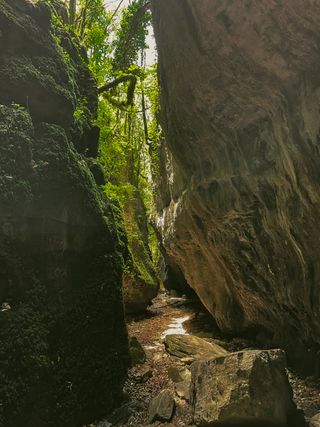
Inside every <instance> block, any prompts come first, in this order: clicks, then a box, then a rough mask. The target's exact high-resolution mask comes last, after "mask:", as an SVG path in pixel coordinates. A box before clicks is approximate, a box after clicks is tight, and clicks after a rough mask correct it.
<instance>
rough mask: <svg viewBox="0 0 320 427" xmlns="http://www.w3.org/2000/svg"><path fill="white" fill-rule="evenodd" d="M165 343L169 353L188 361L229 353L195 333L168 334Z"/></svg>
mask: <svg viewBox="0 0 320 427" xmlns="http://www.w3.org/2000/svg"><path fill="white" fill-rule="evenodd" d="M164 345H165V347H166V350H167V352H168V353H170V354H171V355H172V356H176V357H179V358H180V359H182V360H183V361H185V362H188V363H191V362H193V361H195V360H200V359H208V358H212V357H215V356H221V355H224V354H227V351H226V350H225V349H224V348H222V347H220V346H219V345H217V344H213V343H209V342H208V341H206V340H204V339H202V338H198V337H196V336H194V335H182V334H172V335H166V337H165V338H164Z"/></svg>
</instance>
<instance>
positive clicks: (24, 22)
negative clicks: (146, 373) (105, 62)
mask: <svg viewBox="0 0 320 427" xmlns="http://www.w3.org/2000/svg"><path fill="white" fill-rule="evenodd" d="M50 28H51V27H50V11H49V9H48V8H47V7H46V6H45V5H43V4H42V3H39V5H36V6H35V5H33V4H32V3H30V2H28V1H26V0H10V1H9V0H8V1H5V0H0V403H1V404H0V425H1V426H2V425H3V426H6V427H20V426H23V427H31V426H32V427H35V426H37V427H51V426H52V427H60V426H61V427H65V426H68V427H69V426H70V427H79V426H82V425H84V424H86V423H89V422H91V421H93V420H94V419H99V418H102V417H103V416H104V415H105V414H106V413H107V412H108V411H109V410H110V409H111V408H112V407H113V406H114V405H116V404H117V403H118V402H119V399H120V398H121V392H122V384H123V382H124V379H125V376H126V369H127V366H128V364H129V356H128V343H127V333H126V327H125V323H124V316H123V303H122V296H121V280H122V266H123V259H122V251H123V250H125V248H124V243H123V238H122V237H121V233H119V231H118V228H119V227H118V221H119V219H118V215H117V214H116V213H115V210H114V207H113V206H112V204H111V203H110V202H109V201H108V200H107V199H106V198H105V196H103V195H102V194H101V193H100V191H99V190H98V188H97V186H96V184H95V182H94V178H93V176H92V174H91V172H90V170H89V168H88V166H87V163H86V161H85V159H84V158H83V157H82V156H81V154H79V153H78V152H77V151H76V149H75V147H74V144H73V140H74V135H75V134H74V133H72V128H74V123H75V120H74V113H75V111H76V109H77V105H79V102H80V101H79V97H80V98H81V97H82V95H81V94H83V93H85V90H86V89H82V85H83V82H82V81H81V79H80V78H79V75H78V74H77V72H76V71H75V69H76V67H74V66H70V63H68V61H67V58H68V57H67V56H66V55H65V54H64V51H63V49H62V48H61V46H59V45H58V42H59V40H58V39H56V38H54V37H53V36H52V35H51V29H50ZM70 40H71V41H72V39H70ZM73 61H76V60H75V59H74V60H73ZM81 67H82V68H83V67H85V61H84V62H81ZM92 93H93V92H92ZM93 104H94V103H93V102H91V101H88V103H87V105H88V106H89V107H90V105H91V106H92V105H93ZM89 107H88V111H90V108H91V107H90V108H89ZM93 110H94V108H93ZM94 114H95V112H94V111H92V115H93V116H94ZM86 117H87V119H88V120H89V114H87V116H86ZM88 126H89V127H90V123H89V121H88ZM82 133H83V130H82V131H81V130H80V131H79V133H78V136H79V138H81V137H82Z"/></svg>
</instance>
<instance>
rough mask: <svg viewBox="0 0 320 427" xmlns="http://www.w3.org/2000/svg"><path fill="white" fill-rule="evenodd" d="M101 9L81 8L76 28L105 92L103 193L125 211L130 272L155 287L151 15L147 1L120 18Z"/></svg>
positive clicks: (154, 84)
mask: <svg viewBox="0 0 320 427" xmlns="http://www.w3.org/2000/svg"><path fill="white" fill-rule="evenodd" d="M101 4H102V3H101V2H99V1H98V0H95V1H94V2H92V7H93V10H91V6H88V2H87V1H85V0H84V1H83V2H81V7H80V9H79V13H78V18H77V19H78V21H77V19H76V22H78V26H79V27H78V28H79V35H80V37H82V39H83V42H84V43H85V45H86V47H87V50H88V53H89V65H90V68H91V70H92V71H93V73H94V74H95V76H96V78H97V81H98V86H99V88H100V89H99V92H100V98H99V110H98V119H97V124H98V126H99V127H100V144H99V153H100V156H99V161H100V163H101V165H102V167H103V170H104V173H105V177H106V181H107V184H106V185H105V187H104V188H105V191H106V193H107V194H108V195H109V196H110V195H111V196H113V197H114V198H115V199H116V200H117V201H118V203H119V204H120V206H121V207H122V211H123V216H124V220H125V227H126V233H127V237H128V242H129V251H130V262H129V263H130V266H129V270H131V272H132V273H133V274H135V275H136V274H137V275H138V277H139V278H140V279H141V280H142V281H144V282H145V283H149V284H153V285H156V284H157V278H156V276H155V263H156V262H157V259H158V257H159V252H158V245H157V241H156V239H154V238H152V237H151V238H149V232H148V230H151V228H148V226H147V217H148V216H150V215H152V214H153V213H154V207H153V196H152V183H151V167H152V164H153V163H154V164H156V161H155V155H156V153H157V145H158V139H159V126H158V122H157V118H156V115H157V112H158V82H157V67H156V65H155V64H152V65H149V66H147V65H146V49H147V43H146V37H147V34H148V29H149V28H148V27H149V25H150V20H151V13H150V10H149V3H148V2H146V1H145V0H135V1H133V2H131V4H130V5H129V6H128V7H127V8H123V9H119V10H116V13H108V12H107V11H105V10H104V11H102V10H101ZM97 11H100V12H99V14H98V15H96V12H97ZM140 198H141V202H142V205H141V204H140V202H139V200H140ZM137 210H139V211H140V213H139V212H137ZM139 215H142V217H143V220H139V218H138V216H139ZM151 234H152V233H151ZM150 243H151V246H152V250H150ZM152 260H153V262H154V265H152Z"/></svg>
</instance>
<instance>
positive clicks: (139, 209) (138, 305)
mask: <svg viewBox="0 0 320 427" xmlns="http://www.w3.org/2000/svg"><path fill="white" fill-rule="evenodd" d="M123 217H124V224H125V229H126V234H127V238H128V249H129V254H128V260H127V265H126V272H125V273H124V275H123V299H124V305H125V311H126V313H128V314H130V313H131V314H132V313H139V312H143V311H144V310H145V309H146V308H147V307H148V305H149V304H150V303H151V300H152V299H153V298H155V297H156V296H157V294H158V291H159V287H160V283H159V279H158V277H157V272H156V269H155V265H154V260H153V259H152V254H151V250H150V246H149V231H148V218H147V212H146V207H145V205H144V203H143V200H142V197H141V194H140V192H139V190H138V189H137V188H135V187H132V188H131V189H130V190H128V191H127V195H126V200H125V201H124V206H123Z"/></svg>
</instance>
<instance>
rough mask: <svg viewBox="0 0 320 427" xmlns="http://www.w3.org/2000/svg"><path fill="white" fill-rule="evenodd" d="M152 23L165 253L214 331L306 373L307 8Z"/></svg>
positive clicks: (309, 241)
mask: <svg viewBox="0 0 320 427" xmlns="http://www.w3.org/2000/svg"><path fill="white" fill-rule="evenodd" d="M153 12H154V24H155V34H156V39H157V44H158V51H159V63H160V66H159V74H160V85H161V97H162V121H163V128H164V133H165V136H166V140H165V142H164V143H162V146H161V149H160V151H161V156H160V159H161V165H160V168H161V169H160V170H161V178H162V180H161V183H160V185H159V193H158V194H159V197H158V208H159V213H160V218H159V223H158V225H159V228H160V230H161V234H162V239H163V244H164V247H165V250H166V251H167V253H168V256H170V257H171V258H172V259H173V260H174V261H175V263H176V264H177V265H179V267H180V269H181V271H182V272H183V274H184V276H185V278H186V280H187V282H188V283H189V285H190V286H191V287H192V288H193V289H194V290H195V291H196V292H197V294H198V295H199V297H200V299H201V301H202V302H203V304H204V305H205V307H206V308H207V309H208V310H209V311H210V313H212V315H213V316H214V317H215V319H216V321H217V323H218V325H219V327H220V328H221V330H223V331H224V332H228V333H232V334H244V333H247V334H248V333H249V334H250V336H251V337H255V336H257V337H258V338H259V339H260V340H261V342H262V343H263V344H264V345H272V346H282V347H284V348H286V349H287V350H289V352H288V354H289V358H290V361H291V362H294V363H297V364H298V365H299V366H300V367H301V366H304V367H307V368H308V369H310V370H313V369H314V368H316V366H315V365H316V364H318V363H319V356H318V355H317V351H318V349H319V345H320V341H319V337H320V333H319V332H320V322H319V302H320V292H319V280H320V264H319V251H320V249H319V232H320V229H319V228H320V225H319V220H318V217H319V209H320V196H319V183H320V175H319V170H320V150H319V124H320V112H319V102H320V73H319V70H320V61H319V55H318V52H319V35H320V4H319V3H318V2H315V1H312V0H284V1H281V2H277V1H273V0H272V1H270V0H261V1H259V2H255V1H250V0H249V1H238V0H230V1H228V2H225V1H220V0H201V1H198V0H157V1H156V0H155V1H153ZM160 195H161V197H160ZM301 357H302V360H303V362H304V363H300V361H301ZM305 358H307V359H305ZM306 360H307V363H306Z"/></svg>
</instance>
